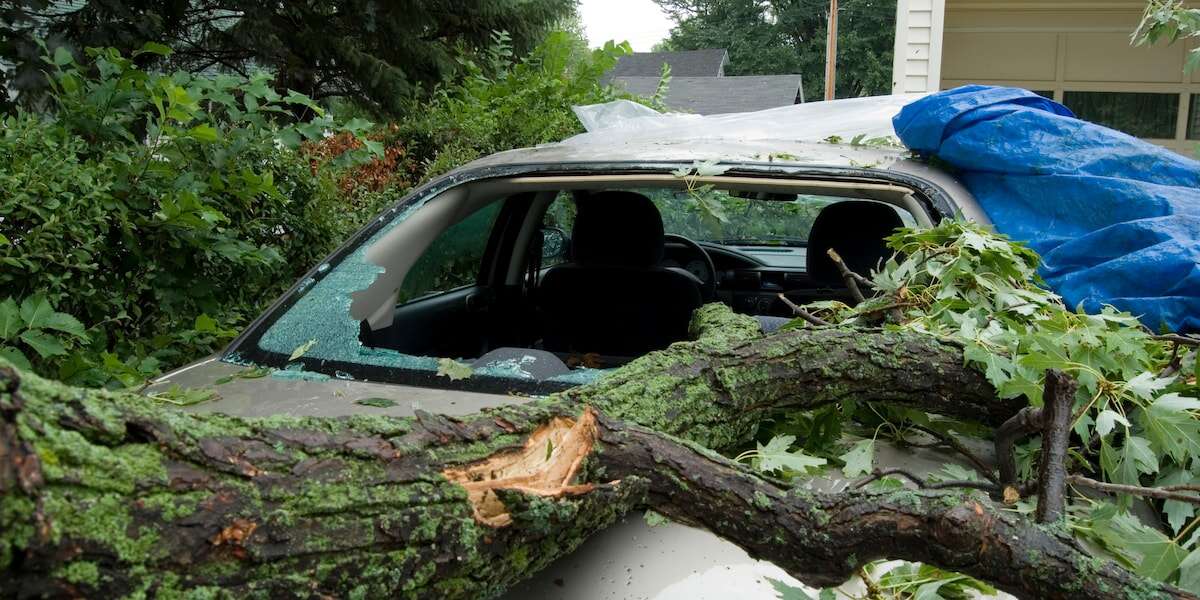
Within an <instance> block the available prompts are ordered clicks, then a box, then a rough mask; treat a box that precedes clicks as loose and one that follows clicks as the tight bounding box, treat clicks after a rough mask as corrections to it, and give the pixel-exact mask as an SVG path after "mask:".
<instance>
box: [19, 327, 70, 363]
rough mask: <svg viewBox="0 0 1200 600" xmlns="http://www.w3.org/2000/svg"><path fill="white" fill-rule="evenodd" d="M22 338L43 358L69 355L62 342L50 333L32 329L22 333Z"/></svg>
mask: <svg viewBox="0 0 1200 600" xmlns="http://www.w3.org/2000/svg"><path fill="white" fill-rule="evenodd" d="M20 338H21V341H22V342H25V343H26V344H28V345H29V347H30V348H33V350H34V351H35V352H37V353H38V355H40V356H41V357H42V358H50V357H51V356H62V355H64V354H66V353H67V348H66V347H65V346H63V344H62V342H61V341H59V339H58V338H57V337H55V336H53V335H51V334H49V333H44V332H42V331H39V330H32V329H30V330H26V331H24V332H22V333H21V335H20Z"/></svg>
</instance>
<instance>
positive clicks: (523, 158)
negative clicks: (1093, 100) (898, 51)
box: [456, 138, 919, 171]
mask: <svg viewBox="0 0 1200 600" xmlns="http://www.w3.org/2000/svg"><path fill="white" fill-rule="evenodd" d="M710 160H716V161H719V162H722V163H730V162H734V163H736V162H753V163H764V162H771V163H779V164H781V165H791V166H817V165H819V166H829V167H853V168H880V169H888V168H892V167H893V166H895V165H896V164H897V163H902V162H919V161H918V160H917V159H914V158H913V157H912V155H911V154H910V153H909V151H908V150H906V149H904V148H897V147H890V146H869V145H854V144H846V143H826V142H805V141H796V140H786V139H779V140H772V139H754V140H735V139H721V138H699V139H662V140H631V141H627V142H620V143H605V144H586V143H572V142H571V141H570V140H568V141H566V142H558V143H554V144H542V145H540V146H534V147H532V148H518V149H516V150H508V151H504V152H498V153H496V154H492V155H489V156H486V157H483V158H481V159H479V160H476V161H473V162H471V163H468V164H466V165H463V166H462V167H460V168H459V169H456V171H459V170H464V171H465V170H473V169H477V168H480V167H500V166H509V165H520V164H559V163H563V164H569V163H598V162H610V161H611V162H655V163H662V162H685V163H688V162H693V161H710Z"/></svg>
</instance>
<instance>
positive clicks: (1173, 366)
mask: <svg viewBox="0 0 1200 600" xmlns="http://www.w3.org/2000/svg"><path fill="white" fill-rule="evenodd" d="M1171 348H1172V350H1171V362H1169V363H1167V366H1166V368H1164V369H1163V370H1162V372H1161V373H1159V374H1158V376H1159V377H1171V376H1173V375H1175V374H1176V373H1178V372H1179V369H1181V368H1183V361H1184V360H1185V358H1184V357H1185V356H1190V357H1192V358H1195V359H1196V360H1200V349H1197V350H1192V351H1191V352H1188V353H1185V354H1182V355H1181V354H1179V344H1174V345H1173V346H1171Z"/></svg>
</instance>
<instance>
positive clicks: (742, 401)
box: [0, 309, 1185, 598]
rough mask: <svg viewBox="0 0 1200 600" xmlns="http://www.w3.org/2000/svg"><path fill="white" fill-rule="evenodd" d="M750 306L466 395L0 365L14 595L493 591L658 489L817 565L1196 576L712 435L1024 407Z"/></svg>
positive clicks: (711, 524)
mask: <svg viewBox="0 0 1200 600" xmlns="http://www.w3.org/2000/svg"><path fill="white" fill-rule="evenodd" d="M752 325H753V324H752V323H749V322H747V321H746V320H744V319H742V318H739V317H736V316H734V315H732V314H730V313H728V311H725V310H721V309H706V310H704V311H702V312H701V313H700V314H699V315H698V318H697V333H698V334H699V339H698V340H697V341H695V342H691V343H687V344H677V345H676V346H673V347H672V348H671V349H669V350H667V351H664V352H661V353H654V354H651V355H648V356H647V357H645V358H643V359H640V360H639V361H635V362H634V363H631V364H630V365H629V366H627V367H625V368H624V369H622V370H621V371H620V372H618V373H616V374H614V375H613V376H611V377H609V378H606V379H605V380H603V381H601V382H599V383H597V384H594V385H591V386H585V387H581V388H577V389H576V390H573V391H571V392H568V393H564V394H561V395H558V396H555V397H551V398H547V399H542V400H537V401H534V402H531V403H529V404H524V405H519V406H508V407H504V408H500V409H495V410H489V411H484V412H481V413H478V414H475V415H470V416H467V417H463V418H448V417H442V416H437V415H431V414H428V413H419V414H418V415H417V416H416V417H415V418H411V419H397V418H381V417H355V418H349V419H319V418H296V417H275V418H267V419H239V418H233V417H228V416H222V415H193V414H186V413H180V412H177V411H175V410H172V409H171V408H167V407H163V406H161V405H157V404H155V403H154V402H153V401H152V400H150V399H147V398H143V397H138V396H132V395H127V394H113V393H108V392H102V391H84V390H79V389H75V388H70V387H66V386H61V385H58V384H53V383H50V382H47V381H44V380H41V379H39V378H37V377H33V376H28V375H24V376H22V375H18V374H17V373H16V372H15V371H13V370H12V369H11V368H7V367H0V502H2V503H3V504H2V506H3V508H2V510H0V590H2V592H0V594H2V595H4V596H10V597H34V596H51V597H86V596H116V595H121V594H147V595H167V594H169V593H173V592H180V591H188V592H194V593H200V594H212V595H220V594H227V595H247V594H248V595H251V596H269V597H276V596H318V595H321V596H336V597H342V596H357V597H363V596H367V597H374V596H382V595H385V594H387V595H400V596H402V597H479V596H490V595H495V594H497V593H499V592H501V591H503V590H504V589H506V588H508V587H509V586H511V585H512V584H513V583H515V582H517V581H519V580H521V579H524V578H525V577H527V576H529V575H530V574H532V573H534V572H536V571H537V570H539V569H541V568H543V567H544V566H546V565H547V564H549V563H550V562H551V561H553V560H554V559H555V558H557V557H559V556H561V555H562V554H564V553H566V552H569V551H571V550H572V549H574V548H575V547H577V546H578V545H579V544H580V543H582V542H583V541H584V540H586V539H587V537H588V536H589V535H590V534H592V533H593V532H595V531H598V530H600V529H603V528H604V527H606V526H608V525H609V524H611V523H612V522H613V521H615V520H616V519H617V518H619V517H620V516H621V515H622V514H624V513H625V512H626V511H628V510H631V509H634V508H641V507H650V508H653V509H655V510H658V511H659V512H662V513H664V514H666V515H668V516H670V517H672V518H675V519H678V520H681V521H684V522H689V523H696V524H699V525H702V526H705V527H708V528H710V529H711V530H713V531H714V532H716V533H717V534H719V535H722V536H724V537H726V538H727V539H730V540H731V541H733V542H735V543H737V544H739V545H741V546H742V547H744V548H746V549H747V550H748V551H749V552H750V553H751V554H753V555H755V556H759V557H763V558H767V559H770V560H772V561H775V562H776V563H777V564H779V565H780V566H781V567H783V568H784V569H786V570H788V571H789V572H790V573H792V574H794V575H795V576H797V577H798V578H800V579H802V580H805V581H808V582H812V583H815V584H832V583H836V582H839V581H841V580H844V579H845V578H846V577H848V576H849V575H850V574H852V573H853V572H854V569H855V568H856V567H857V566H858V565H860V564H861V563H863V562H865V561H867V560H871V559H873V558H880V557H890V558H901V559H910V560H920V561H925V562H929V563H931V564H935V565H938V566H942V567H945V568H948V569H955V570H960V571H963V572H966V573H969V574H972V575H975V576H977V577H979V578H981V579H984V580H987V581H991V582H994V583H996V584H997V585H999V586H1000V587H1002V588H1004V589H1007V590H1010V591H1013V592H1015V593H1018V594H1021V595H1036V596H1041V597H1063V598H1095V597H1125V596H1127V595H1128V594H1130V593H1133V592H1137V593H1141V594H1143V595H1145V594H1148V593H1156V594H1161V595H1164V596H1172V597H1182V596H1184V595H1185V594H1184V593H1183V592H1181V591H1179V590H1176V589H1173V588H1170V587H1169V586H1163V585H1160V584H1156V583H1153V582H1150V581H1148V580H1145V579H1141V578H1138V577H1136V576H1134V575H1132V574H1130V573H1129V572H1128V571H1125V570H1123V569H1121V568H1120V567H1118V566H1116V565H1115V564H1112V563H1100V562H1098V561H1094V560H1092V559H1090V558H1088V557H1087V556H1086V555H1085V554H1082V553H1081V552H1079V551H1078V550H1076V549H1075V548H1074V547H1073V546H1071V545H1070V544H1069V543H1068V542H1067V540H1065V539H1060V538H1059V537H1057V536H1056V535H1055V534H1053V533H1051V532H1049V531H1048V530H1044V529H1041V528H1037V527H1035V526H1034V525H1032V524H1031V523H1028V522H1026V521H1023V520H1020V519H1019V518H1017V517H1014V516H1011V515H1007V514H1005V513H1002V512H1000V511H999V510H997V509H996V508H995V507H994V506H993V505H992V503H991V502H990V501H989V500H988V499H986V498H985V497H983V496H981V495H975V496H969V495H964V494H961V493H946V492H940V493H938V492H916V491H911V490H900V491H891V492H853V493H844V494H808V493H803V492H800V491H798V490H795V489H789V488H788V487H786V486H782V485H780V484H778V483H775V482H773V481H771V480H769V479H766V478H763V477H761V476H759V475H756V474H754V473H752V472H750V471H749V470H747V469H746V468H744V467H742V466H740V465H738V464H736V463H733V462H731V461H729V460H727V459H724V458H722V457H721V456H720V455H717V454H715V453H713V452H712V451H711V450H708V449H707V448H724V447H730V446H734V445H737V444H739V443H742V442H744V441H746V440H749V439H750V438H751V437H752V435H753V432H754V429H755V427H756V426H757V423H758V421H759V420H761V418H762V417H763V416H764V415H765V414H766V413H767V412H768V411H771V410H777V409H779V408H809V407H814V406H819V405H822V404H827V403H831V402H837V401H839V400H842V399H846V398H855V399H859V400H874V401H884V402H896V403H902V404H906V405H910V406H916V407H921V408H923V409H925V410H930V411H934V412H943V413H947V414H953V415H958V416H963V417H969V418H976V419H978V420H983V421H985V422H989V423H1000V422H1002V421H1003V420H1005V419H1006V418H1007V417H1010V416H1011V415H1012V414H1014V413H1015V412H1016V410H1017V409H1018V408H1020V406H1015V405H1014V403H1012V402H1002V401H997V400H996V399H995V396H994V392H993V391H992V390H991V388H990V387H989V386H988V385H987V383H986V382H985V381H984V380H983V378H982V377H981V376H979V375H978V374H977V373H974V372H973V371H970V370H968V369H965V368H964V367H963V366H962V358H961V352H960V351H959V350H958V349H957V348H955V347H954V346H952V345H948V344H944V343H942V342H939V341H937V340H934V339H932V338H929V337H925V336H918V335H907V334H900V333H887V332H881V331H861V330H857V331H855V330H840V329H824V330H811V331H794V332H785V333H781V334H778V335H775V336H770V337H767V338H758V337H757V335H756V329H754V328H753V327H752Z"/></svg>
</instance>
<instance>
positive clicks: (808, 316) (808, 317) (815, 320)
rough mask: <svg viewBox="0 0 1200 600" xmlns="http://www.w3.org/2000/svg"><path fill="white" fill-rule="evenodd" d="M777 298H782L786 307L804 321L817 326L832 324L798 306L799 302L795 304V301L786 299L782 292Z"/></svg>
mask: <svg viewBox="0 0 1200 600" xmlns="http://www.w3.org/2000/svg"><path fill="white" fill-rule="evenodd" d="M779 299H780V300H782V301H783V303H784V304H786V305H787V307H788V308H790V309H792V312H793V313H795V315H796V316H797V317H800V318H801V319H804V320H805V321H808V322H809V323H812V324H813V325H816V326H817V327H827V326H829V325H833V323H830V322H829V321H826V320H825V319H822V318H820V317H818V316H816V315H814V314H812V313H810V312H808V311H807V310H804V309H803V308H801V307H800V305H799V304H796V303H795V302H792V301H791V300H788V297H787V296H785V295H783V292H780V293H779Z"/></svg>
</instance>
